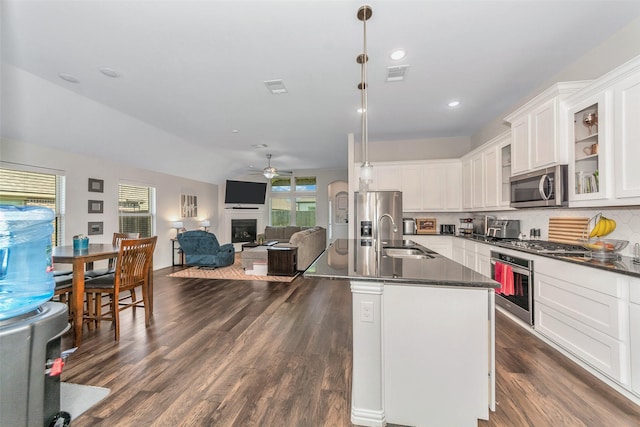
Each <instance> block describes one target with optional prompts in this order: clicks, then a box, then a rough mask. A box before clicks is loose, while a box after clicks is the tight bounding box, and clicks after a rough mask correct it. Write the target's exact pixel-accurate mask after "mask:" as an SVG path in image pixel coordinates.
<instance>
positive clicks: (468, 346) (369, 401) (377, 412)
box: [351, 281, 495, 427]
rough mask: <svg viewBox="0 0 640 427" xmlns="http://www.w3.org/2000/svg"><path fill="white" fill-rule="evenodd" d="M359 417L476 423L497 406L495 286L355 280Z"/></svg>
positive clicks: (375, 421)
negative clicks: (453, 285) (451, 285)
mask: <svg viewBox="0 0 640 427" xmlns="http://www.w3.org/2000/svg"><path fill="white" fill-rule="evenodd" d="M351 291H352V295H353V361H354V364H353V386H352V409H351V421H352V422H353V423H354V424H356V425H364V426H384V425H386V423H387V422H388V423H394V424H402V425H455V426H474V427H475V426H477V423H478V419H485V420H486V419H488V417H489V408H491V407H493V405H494V402H493V399H494V396H495V395H494V391H493V390H495V381H494V379H495V373H494V371H493V369H494V368H493V367H494V362H493V360H492V359H493V357H494V353H493V351H492V347H493V333H492V331H493V327H494V325H493V317H492V316H491V315H490V313H492V312H493V309H494V298H493V294H492V292H494V291H493V290H492V289H483V288H465V287H458V286H456V287H447V286H438V285H435V286H425V285H424V284H415V285H405V284H402V285H399V284H395V283H388V282H365V281H351Z"/></svg>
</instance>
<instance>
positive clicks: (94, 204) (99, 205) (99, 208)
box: [87, 200, 104, 213]
mask: <svg viewBox="0 0 640 427" xmlns="http://www.w3.org/2000/svg"><path fill="white" fill-rule="evenodd" d="M87 212H89V213H103V212H104V202H103V201H102V200H89V207H88V208H87Z"/></svg>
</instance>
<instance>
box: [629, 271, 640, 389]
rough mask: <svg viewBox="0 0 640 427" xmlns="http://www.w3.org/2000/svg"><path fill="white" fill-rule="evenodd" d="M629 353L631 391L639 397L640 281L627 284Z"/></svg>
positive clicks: (632, 280)
mask: <svg viewBox="0 0 640 427" xmlns="http://www.w3.org/2000/svg"><path fill="white" fill-rule="evenodd" d="M629 352H630V357H629V359H630V360H631V391H632V392H634V393H635V394H637V395H638V396H640V279H631V280H630V283H629Z"/></svg>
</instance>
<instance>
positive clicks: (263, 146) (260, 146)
mask: <svg viewBox="0 0 640 427" xmlns="http://www.w3.org/2000/svg"><path fill="white" fill-rule="evenodd" d="M252 147H253V148H267V147H268V145H267V144H253V145H252Z"/></svg>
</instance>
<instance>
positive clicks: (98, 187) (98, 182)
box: [89, 178, 104, 193]
mask: <svg viewBox="0 0 640 427" xmlns="http://www.w3.org/2000/svg"><path fill="white" fill-rule="evenodd" d="M89 191H91V192H92V193H104V179H95V178H89Z"/></svg>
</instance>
